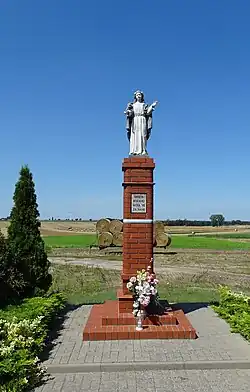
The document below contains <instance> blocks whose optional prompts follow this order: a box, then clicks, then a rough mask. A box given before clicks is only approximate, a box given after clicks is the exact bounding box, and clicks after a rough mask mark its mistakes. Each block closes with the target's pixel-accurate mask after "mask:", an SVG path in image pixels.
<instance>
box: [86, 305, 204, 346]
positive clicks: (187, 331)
mask: <svg viewBox="0 0 250 392" xmlns="http://www.w3.org/2000/svg"><path fill="white" fill-rule="evenodd" d="M135 326H136V319H135V317H134V316H133V314H131V313H120V312H119V301H107V302H105V303H104V304H102V305H94V306H93V307H92V309H91V312H90V315H89V318H88V321H87V323H86V325H85V327H84V330H83V340H84V341H90V340H131V339H133V340H134V339H195V338H196V337H197V334H196V331H195V329H194V328H193V327H192V325H191V324H190V322H189V320H188V319H187V317H186V316H185V314H184V312H183V311H182V310H171V311H168V312H167V313H166V314H163V315H149V316H147V318H146V319H145V320H144V323H143V326H144V328H143V331H140V332H138V331H136V330H135Z"/></svg>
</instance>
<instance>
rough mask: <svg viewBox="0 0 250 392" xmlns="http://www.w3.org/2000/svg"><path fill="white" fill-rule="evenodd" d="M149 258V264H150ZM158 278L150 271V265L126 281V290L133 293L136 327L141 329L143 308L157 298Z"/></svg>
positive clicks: (143, 315)
mask: <svg viewBox="0 0 250 392" xmlns="http://www.w3.org/2000/svg"><path fill="white" fill-rule="evenodd" d="M152 261H153V260H151V264H152ZM157 284H158V280H157V279H156V276H155V274H154V273H153V272H152V267H151V265H150V266H148V268H147V270H144V269H143V270H141V271H137V276H132V277H131V278H130V279H129V282H128V283H127V288H128V290H129V291H130V292H131V293H132V294H133V297H134V303H133V315H134V316H135V317H137V319H138V324H137V327H136V329H137V330H138V331H141V330H142V329H143V328H142V320H143V319H144V318H145V313H146V312H145V308H146V307H147V306H148V305H149V304H150V303H151V302H153V301H156V300H157V297H158V292H157V288H156V286H157Z"/></svg>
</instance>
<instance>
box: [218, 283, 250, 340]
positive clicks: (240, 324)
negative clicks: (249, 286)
mask: <svg viewBox="0 0 250 392" xmlns="http://www.w3.org/2000/svg"><path fill="white" fill-rule="evenodd" d="M219 291H220V303H219V305H218V306H213V308H214V310H215V311H216V312H217V313H218V315H219V316H221V317H222V318H224V319H225V320H226V321H227V322H228V323H229V325H230V326H231V331H232V332H237V333H240V334H241V335H242V336H243V337H244V338H246V339H247V340H250V297H248V296H247V295H245V294H243V293H235V292H233V291H231V290H230V289H229V288H227V287H221V288H220V290H219Z"/></svg>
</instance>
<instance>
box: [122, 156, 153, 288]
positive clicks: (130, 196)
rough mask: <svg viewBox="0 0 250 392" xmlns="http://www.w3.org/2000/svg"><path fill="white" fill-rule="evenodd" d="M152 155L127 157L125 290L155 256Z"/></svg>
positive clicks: (123, 167)
mask: <svg viewBox="0 0 250 392" xmlns="http://www.w3.org/2000/svg"><path fill="white" fill-rule="evenodd" d="M154 168H155V163H154V160H153V159H152V158H149V157H129V158H125V159H124V161H123V165H122V170H123V172H124V183H123V187H124V197H123V270H122V281H123V293H124V294H126V293H128V291H127V288H126V284H127V282H128V279H129V278H130V277H131V276H132V275H135V274H136V272H137V270H141V269H143V268H145V269H146V267H147V266H148V265H149V262H150V259H151V258H152V257H153V186H154V183H153V170H154Z"/></svg>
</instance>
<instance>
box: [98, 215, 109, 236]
mask: <svg viewBox="0 0 250 392" xmlns="http://www.w3.org/2000/svg"><path fill="white" fill-rule="evenodd" d="M109 227H110V219H106V218H103V219H99V221H98V222H97V223H96V231H97V233H104V232H108V231H109Z"/></svg>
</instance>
